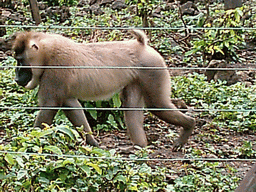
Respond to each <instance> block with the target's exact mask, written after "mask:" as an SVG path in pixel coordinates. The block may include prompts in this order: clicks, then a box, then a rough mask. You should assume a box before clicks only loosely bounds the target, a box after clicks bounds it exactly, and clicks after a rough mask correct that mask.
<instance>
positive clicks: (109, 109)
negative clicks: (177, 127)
mask: <svg viewBox="0 0 256 192" xmlns="http://www.w3.org/2000/svg"><path fill="white" fill-rule="evenodd" d="M0 109H2V110H21V109H25V110H59V109H62V110H98V111H111V110H117V111H144V110H146V111H184V112H187V111H189V112H190V111H191V112H192V111H193V112H208V111H219V112H255V111H256V109H193V108H189V109H178V108H174V109H173V108H146V107H145V108H144V107H140V108H137V107H134V108H125V107H123V108H120V107H116V108H115V107H102V108H98V107H93V108H91V107H8V106H5V107H2V106H0Z"/></svg>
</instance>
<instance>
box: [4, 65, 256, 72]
mask: <svg viewBox="0 0 256 192" xmlns="http://www.w3.org/2000/svg"><path fill="white" fill-rule="evenodd" d="M1 68H4V69H28V68H30V69H138V70H166V69H168V70H209V71H256V68H252V67H249V68H212V67H135V66H131V67H129V66H11V65H2V66H0V69H1Z"/></svg>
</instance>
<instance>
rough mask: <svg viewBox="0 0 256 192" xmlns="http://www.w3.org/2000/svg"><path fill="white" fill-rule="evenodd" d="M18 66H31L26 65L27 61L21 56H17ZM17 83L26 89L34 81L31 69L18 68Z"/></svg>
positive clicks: (16, 72) (16, 73)
mask: <svg viewBox="0 0 256 192" xmlns="http://www.w3.org/2000/svg"><path fill="white" fill-rule="evenodd" d="M15 59H16V60H17V63H18V64H17V66H29V65H27V64H26V62H25V59H24V58H23V56H21V55H16V56H15ZM15 75H16V76H15V81H16V82H17V84H18V85H20V86H23V87H25V86H26V85H27V84H28V82H29V81H31V79H32V70H31V68H19V67H18V68H16V70H15Z"/></svg>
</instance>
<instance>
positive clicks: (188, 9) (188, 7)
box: [180, 1, 199, 15]
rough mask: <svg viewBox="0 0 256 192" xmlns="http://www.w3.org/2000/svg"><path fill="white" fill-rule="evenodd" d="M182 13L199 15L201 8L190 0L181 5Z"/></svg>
mask: <svg viewBox="0 0 256 192" xmlns="http://www.w3.org/2000/svg"><path fill="white" fill-rule="evenodd" d="M180 11H181V15H197V14H198V13H199V10H198V8H197V6H196V5H195V4H194V3H193V2H192V1H188V2H186V3H185V4H183V5H181V6H180Z"/></svg>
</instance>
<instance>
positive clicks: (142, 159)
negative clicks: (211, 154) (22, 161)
mask: <svg viewBox="0 0 256 192" xmlns="http://www.w3.org/2000/svg"><path fill="white" fill-rule="evenodd" d="M0 153H2V154H13V155H23V156H25V155H28V156H45V157H46V156H51V157H58V158H83V159H106V160H119V161H220V162H221V161H256V159H237V158H231V159H227V158H223V159H221V158H173V159H169V158H163V159H160V158H159V159H158V158H152V159H151V158H128V157H104V156H101V157H92V156H87V155H65V154H63V155H58V154H51V153H29V152H14V151H0Z"/></svg>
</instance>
